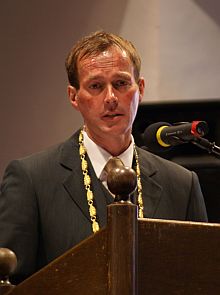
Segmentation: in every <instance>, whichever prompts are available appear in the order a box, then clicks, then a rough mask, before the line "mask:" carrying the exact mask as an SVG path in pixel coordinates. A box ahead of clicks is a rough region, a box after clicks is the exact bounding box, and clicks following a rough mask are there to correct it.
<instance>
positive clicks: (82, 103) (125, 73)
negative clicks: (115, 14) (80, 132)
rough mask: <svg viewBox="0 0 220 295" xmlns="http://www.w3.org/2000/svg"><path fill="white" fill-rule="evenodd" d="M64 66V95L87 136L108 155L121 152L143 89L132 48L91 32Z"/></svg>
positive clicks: (127, 138)
mask: <svg viewBox="0 0 220 295" xmlns="http://www.w3.org/2000/svg"><path fill="white" fill-rule="evenodd" d="M66 66H67V72H68V75H69V82H70V84H69V85H68V88H67V89H68V96H69V99H70V102H71V104H72V106H73V107H74V108H75V109H76V110H77V111H79V112H80V113H81V115H82V116H83V119H84V125H85V128H86V132H87V134H88V135H89V137H90V138H91V139H92V140H93V141H94V142H95V143H97V144H98V145H100V146H101V147H103V148H104V149H106V150H108V151H109V152H110V153H111V154H112V155H113V154H117V153H119V152H122V151H124V150H125V149H126V148H127V147H128V145H129V144H130V142H131V130H132V124H133V121H134V118H135V116H136V112H137V108H138V104H139V102H140V101H141V100H142V97H143V94H144V87H145V83H144V79H143V78H142V77H140V58H139V55H138V54H137V52H136V50H135V48H134V47H133V45H132V44H131V43H130V42H128V41H126V40H124V39H122V38H121V37H118V36H115V35H113V34H107V33H104V32H98V33H94V34H92V35H91V36H90V37H86V38H84V39H83V40H82V41H79V42H78V43H77V45H76V46H75V47H74V48H73V49H72V50H71V52H70V54H69V56H68V58H67V61H66Z"/></svg>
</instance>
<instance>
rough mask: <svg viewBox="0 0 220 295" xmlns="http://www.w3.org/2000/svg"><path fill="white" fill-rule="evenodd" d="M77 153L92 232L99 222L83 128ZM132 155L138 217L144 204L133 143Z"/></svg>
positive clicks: (97, 228)
mask: <svg viewBox="0 0 220 295" xmlns="http://www.w3.org/2000/svg"><path fill="white" fill-rule="evenodd" d="M79 155H80V159H81V168H82V172H83V176H84V186H85V190H86V196H87V202H88V206H89V214H90V219H91V222H92V230H93V233H95V232H97V231H99V223H98V221H97V216H96V208H95V206H94V201H93V200H94V195H93V192H92V190H91V177H90V176H89V173H88V162H87V161H86V147H85V146H84V138H83V130H81V131H80V134H79ZM134 156H135V161H136V174H137V190H138V217H139V218H143V217H144V213H143V212H144V205H143V198H142V185H141V172H140V165H139V159H138V153H137V150H136V147H135V145H134Z"/></svg>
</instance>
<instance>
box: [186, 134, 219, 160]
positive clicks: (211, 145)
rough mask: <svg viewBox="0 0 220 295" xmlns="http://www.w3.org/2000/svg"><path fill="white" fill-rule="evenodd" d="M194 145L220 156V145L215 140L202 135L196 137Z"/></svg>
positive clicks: (193, 141)
mask: <svg viewBox="0 0 220 295" xmlns="http://www.w3.org/2000/svg"><path fill="white" fill-rule="evenodd" d="M190 142H192V143H193V144H194V145H196V146H198V147H200V148H202V149H204V150H206V151H208V153H209V154H215V155H217V156H220V147H219V146H217V145H216V144H215V142H210V141H209V140H208V139H205V138H202V137H195V138H194V139H193V140H192V141H190Z"/></svg>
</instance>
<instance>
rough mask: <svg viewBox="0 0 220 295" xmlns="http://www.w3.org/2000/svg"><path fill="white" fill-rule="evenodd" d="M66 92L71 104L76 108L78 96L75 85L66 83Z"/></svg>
mask: <svg viewBox="0 0 220 295" xmlns="http://www.w3.org/2000/svg"><path fill="white" fill-rule="evenodd" d="M67 94H68V97H69V100H70V103H71V105H72V106H73V107H74V108H75V109H76V110H78V109H79V108H78V96H77V90H76V88H75V87H73V86H71V85H68V87H67Z"/></svg>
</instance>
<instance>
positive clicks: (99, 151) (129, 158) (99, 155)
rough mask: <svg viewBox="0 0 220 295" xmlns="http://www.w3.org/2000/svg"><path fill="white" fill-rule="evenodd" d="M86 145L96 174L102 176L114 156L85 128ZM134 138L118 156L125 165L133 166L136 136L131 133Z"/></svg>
mask: <svg viewBox="0 0 220 295" xmlns="http://www.w3.org/2000/svg"><path fill="white" fill-rule="evenodd" d="M83 137H84V145H85V147H86V151H87V154H88V156H89V158H90V161H91V162H92V165H93V168H94V170H95V173H96V176H97V177H98V178H100V175H101V173H102V170H103V168H104V167H105V164H106V163H107V162H108V160H109V159H110V158H111V157H112V155H111V154H110V153H108V152H107V151H106V150H104V149H103V148H101V147H100V146H98V145H97V144H96V143H94V141H92V140H91V139H90V138H89V136H88V135H87V133H86V131H84V130H83ZM131 137H132V140H131V144H130V145H129V147H128V148H127V149H126V150H125V151H124V152H123V153H122V154H120V155H119V156H118V158H120V159H121V160H122V162H123V163H124V165H125V166H127V167H130V168H131V167H132V162H133V153H134V138H133V136H132V135H131Z"/></svg>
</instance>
